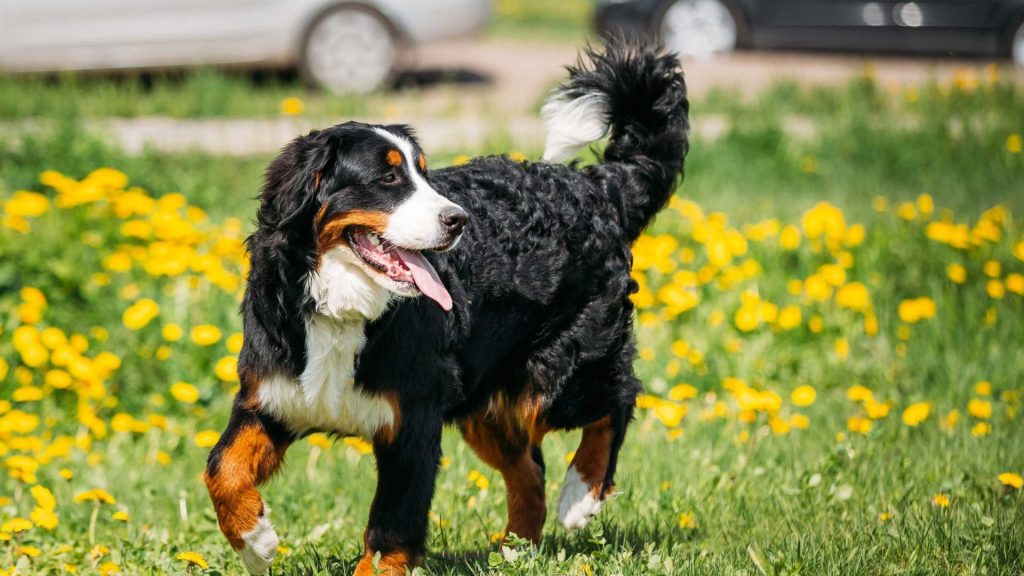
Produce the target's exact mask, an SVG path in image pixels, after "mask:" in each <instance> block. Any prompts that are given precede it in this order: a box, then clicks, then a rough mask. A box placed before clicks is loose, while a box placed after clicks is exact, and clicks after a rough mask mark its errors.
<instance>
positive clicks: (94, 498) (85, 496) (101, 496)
mask: <svg viewBox="0 0 1024 576" xmlns="http://www.w3.org/2000/svg"><path fill="white" fill-rule="evenodd" d="M74 501H75V502H76V503H80V502H96V503H98V504H117V499H115V498H114V497H113V496H112V495H111V494H110V492H107V491H106V490H104V489H102V488H93V489H92V490H86V491H85V492H79V493H78V494H76V495H75V498H74Z"/></svg>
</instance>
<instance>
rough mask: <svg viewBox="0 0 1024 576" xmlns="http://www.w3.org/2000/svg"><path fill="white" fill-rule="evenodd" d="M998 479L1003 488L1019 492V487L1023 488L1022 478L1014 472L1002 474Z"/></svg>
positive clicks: (1023, 480) (1023, 481)
mask: <svg viewBox="0 0 1024 576" xmlns="http://www.w3.org/2000/svg"><path fill="white" fill-rule="evenodd" d="M998 478H999V481H1000V482H1002V484H1003V486H1007V487H1010V488H1013V489H1014V490H1020V489H1021V487H1024V478H1022V477H1021V475H1020V474H1017V473H1015V472H1003V473H1002V474H1000V475H999V476H998Z"/></svg>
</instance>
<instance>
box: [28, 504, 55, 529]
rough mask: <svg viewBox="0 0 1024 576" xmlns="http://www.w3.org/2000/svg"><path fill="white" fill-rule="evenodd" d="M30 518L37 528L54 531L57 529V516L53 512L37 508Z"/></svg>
mask: <svg viewBox="0 0 1024 576" xmlns="http://www.w3.org/2000/svg"><path fill="white" fill-rule="evenodd" d="M29 518H31V519H32V522H34V523H35V525H36V526H39V527H40V528H43V529H45V530H53V529H54V528H56V527H57V523H58V519H57V514H56V513H54V511H53V510H47V509H45V508H42V507H39V506H36V507H35V508H34V509H33V510H32V514H31V515H30V516H29Z"/></svg>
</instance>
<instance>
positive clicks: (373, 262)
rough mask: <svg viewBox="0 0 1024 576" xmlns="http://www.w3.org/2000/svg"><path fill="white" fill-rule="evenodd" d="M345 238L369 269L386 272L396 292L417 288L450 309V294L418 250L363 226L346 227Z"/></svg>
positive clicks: (406, 292)
mask: <svg viewBox="0 0 1024 576" xmlns="http://www.w3.org/2000/svg"><path fill="white" fill-rule="evenodd" d="M345 239H346V240H348V244H349V246H350V247H351V248H352V252H354V253H355V255H356V256H358V257H359V259H360V260H362V261H363V263H365V264H366V266H367V268H368V269H370V270H372V271H373V272H376V273H378V274H380V275H382V276H386V277H387V278H388V279H389V280H391V282H393V283H394V284H396V288H398V289H397V290H396V292H399V293H403V294H406V295H409V293H412V294H415V293H417V292H419V293H422V294H423V295H424V296H426V297H427V298H430V299H431V300H433V301H434V302H437V304H438V305H439V306H440V307H441V308H443V309H444V310H446V311H447V310H451V309H452V297H451V294H449V293H448V289H447V288H445V287H444V284H443V283H442V282H441V278H440V277H439V276H438V275H437V271H436V270H434V267H433V266H431V264H430V262H429V261H427V259H426V258H424V257H423V254H421V253H420V251H418V250H408V249H406V248H402V247H400V246H395V245H394V244H392V243H391V242H390V241H388V240H387V239H385V238H381V237H380V236H379V235H378V234H377V233H376V232H374V231H373V230H370V229H369V228H364V227H362V226H352V227H349V228H348V229H346V230H345Z"/></svg>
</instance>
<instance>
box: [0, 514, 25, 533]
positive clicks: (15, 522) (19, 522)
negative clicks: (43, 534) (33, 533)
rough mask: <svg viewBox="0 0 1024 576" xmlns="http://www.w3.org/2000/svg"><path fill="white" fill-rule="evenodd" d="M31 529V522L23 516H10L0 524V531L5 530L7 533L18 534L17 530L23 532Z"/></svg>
mask: <svg viewBox="0 0 1024 576" xmlns="http://www.w3.org/2000/svg"><path fill="white" fill-rule="evenodd" d="M31 529H32V522H30V521H29V520H26V519H24V518H18V517H15V518H11V519H10V520H7V521H6V522H4V523H3V524H0V532H7V533H9V534H18V533H19V532H25V531H27V530H31Z"/></svg>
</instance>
